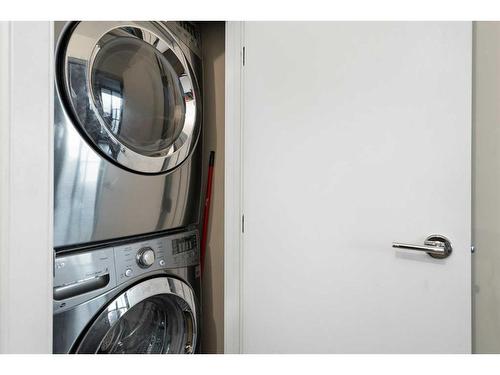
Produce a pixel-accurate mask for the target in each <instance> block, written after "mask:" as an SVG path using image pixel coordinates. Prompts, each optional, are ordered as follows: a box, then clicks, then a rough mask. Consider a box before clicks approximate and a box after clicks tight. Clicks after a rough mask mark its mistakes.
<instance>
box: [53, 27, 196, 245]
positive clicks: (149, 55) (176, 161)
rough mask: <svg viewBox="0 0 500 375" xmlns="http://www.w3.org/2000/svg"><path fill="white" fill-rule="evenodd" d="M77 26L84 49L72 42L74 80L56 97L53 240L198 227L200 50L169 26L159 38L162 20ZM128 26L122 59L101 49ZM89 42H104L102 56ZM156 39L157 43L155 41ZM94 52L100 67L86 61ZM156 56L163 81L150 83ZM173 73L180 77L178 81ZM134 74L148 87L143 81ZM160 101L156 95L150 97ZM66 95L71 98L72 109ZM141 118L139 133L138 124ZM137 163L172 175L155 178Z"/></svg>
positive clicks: (60, 87)
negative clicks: (119, 62) (185, 42)
mask: <svg viewBox="0 0 500 375" xmlns="http://www.w3.org/2000/svg"><path fill="white" fill-rule="evenodd" d="M131 25H134V27H132V26H131ZM77 27H80V29H79V30H80V33H79V34H78V33H77V34H75V35H76V37H77V40H78V43H79V44H78V46H79V47H78V48H77V47H76V45H73V47H72V49H71V51H72V52H71V54H70V53H69V52H67V53H66V55H67V58H66V59H65V60H64V61H63V62H65V63H67V69H66V71H65V74H67V75H68V79H69V80H70V81H71V82H72V83H71V87H66V86H65V85H63V84H62V83H61V82H60V81H59V84H58V85H57V92H56V98H55V140H54V144H55V159H54V177H55V181H54V184H55V196H54V244H55V247H67V246H71V245H76V244H82V243H89V242H96V241H102V240H109V239H113V238H120V237H126V236H131V235H136V234H142V233H151V232H156V231H161V230H168V229H174V228H182V227H187V226H190V225H193V224H197V223H198V221H199V213H200V197H201V168H202V166H201V142H198V143H197V142H196V140H197V138H198V135H197V134H198V133H200V128H201V123H200V117H199V111H200V110H201V109H200V105H199V104H200V102H201V96H200V95H199V93H198V94H197V89H196V87H197V83H196V82H197V80H196V77H197V76H198V77H200V76H201V74H200V73H201V61H200V59H199V57H198V56H197V55H195V54H194V52H193V51H192V50H190V49H188V48H187V47H186V46H185V45H184V44H183V43H182V41H180V40H177V41H176V39H175V37H174V36H173V34H172V35H171V34H169V33H168V32H167V31H163V32H162V33H161V38H160V37H157V36H156V35H158V34H160V31H161V30H162V29H163V26H162V25H160V24H156V23H150V22H139V23H130V22H128V23H126V24H125V23H120V22H82V23H80V24H78V26H77ZM147 29H151V30H154V31H155V32H156V33H152V32H149V33H148V32H147ZM99 30H100V31H101V32H102V34H99V36H98V35H97V34H98V31H99ZM109 30H111V31H109ZM159 30H160V31H159ZM83 31H85V33H83ZM139 31H141V32H140V33H139ZM120 33H121V34H123V35H124V36H123V38H124V39H127V42H126V43H125V42H123V43H124V44H120V45H119V47H120V48H122V47H123V49H124V50H120V49H119V48H118V47H117V46H115V47H113V46H111V47H110V48H111V49H113V48H114V49H116V50H117V52H116V53H117V54H118V55H117V56H121V57H123V56H124V54H125V57H127V56H128V60H127V59H126V58H124V57H123V58H122V59H121V60H120V59H118V60H120V61H122V62H123V66H121V65H119V64H118V62H117V56H114V55H113V54H110V55H109V56H107V57H106V56H105V55H102V56H101V53H103V52H105V51H106V50H105V49H104V48H105V47H104V46H105V45H106V42H108V43H111V41H110V40H108V39H110V38H111V37H113V36H116V35H117V34H120ZM100 35H104V36H103V37H101V36H100ZM130 35H131V36H130ZM56 37H57V36H56ZM130 38H132V40H134V42H130V40H128V39H130ZM144 39H145V40H144ZM90 41H94V42H95V43H100V44H99V45H100V46H102V49H99V50H100V51H101V53H99V52H98V51H97V52H96V51H94V50H93V48H94V47H91V46H90V44H92V43H90ZM120 43H121V42H120ZM127 43H128V44H127ZM134 43H136V44H137V43H139V47H136V52H137V53H129V52H126V51H129V50H130V49H132V50H133V48H134V47H133V46H134V45H135V44H134ZM151 43H153V44H154V43H156V45H155V46H154V48H153V45H152V44H151ZM160 50H161V51H163V54H162V55H161V56H163V57H160V56H159V55H158V53H160V52H158V51H160ZM68 51H69V48H68ZM92 51H94V52H95V53H94V52H92ZM124 51H125V52H124ZM168 51H170V54H168ZM59 52H60V53H61V51H59ZM93 53H94V55H92V54H93ZM127 54H128V55H127ZM91 55H92V56H93V57H92V58H93V59H94V60H92V61H93V65H92V64H90V65H89V61H90V60H86V59H89V56H91ZM85 56H87V57H85ZM113 56H114V57H113ZM165 56H166V57H165ZM175 58H177V59H178V62H177V63H176V64H174V63H173V62H174V59H175ZM162 59H164V60H162ZM169 59H170V60H169ZM155 61H156V62H157V66H156V67H155V69H156V71H155V70H152V72H153V73H154V74H156V75H157V76H158V77H160V78H161V79H160V80H159V81H157V80H156V79H152V80H150V82H149V83H147V82H146V81H147V79H146V78H147V74H146V73H145V70H146V71H149V70H148V69H145V68H146V67H147V66H150V65H152V64H153V63H154V62H155ZM60 62H61V61H60ZM168 62H171V63H170V64H169V63H168ZM60 68H61V67H60ZM92 69H93V70H92ZM127 69H129V70H130V71H129V72H128V71H127ZM58 71H60V72H61V71H62V69H58ZM92 72H93V73H92ZM174 72H176V74H179V75H178V77H177V78H178V79H177V80H175V79H174V78H175V77H174ZM129 73H134V74H133V75H136V76H137V75H138V76H139V77H141V83H144V82H146V83H147V84H146V83H145V84H144V85H143V86H138V87H137V88H135V87H134V84H133V81H132V80H131V79H132V78H127V74H129ZM153 73H151V74H153ZM92 74H93V77H94V78H92ZM119 75H121V77H120V78H119V79H118V78H117V77H115V76H119ZM145 75H146V76H145ZM113 77H114V78H116V79H114V80H113ZM87 79H90V81H89V82H88V84H87V83H85V82H87ZM68 82H69V81H68ZM152 82H155V83H154V84H153V83H152ZM158 82H161V84H159V83H158ZM136 84H137V85H139V83H136ZM148 85H149V86H148ZM89 87H92V89H91V90H90V89H89ZM66 89H69V91H68V93H69V94H68V95H64V92H65V91H66ZM179 90H180V91H179ZM158 93H162V94H164V95H162V96H161V97H160V96H158ZM89 94H90V96H89ZM141 95H142V96H141ZM151 95H152V96H151ZM180 96H182V97H180ZM141 98H144V99H145V100H144V101H141V100H140V99H141ZM153 98H157V102H155V103H151V102H154V100H153ZM64 100H68V101H70V102H71V103H72V104H71V105H67V106H65V105H64V104H63V102H64ZM148 106H150V107H148ZM138 114H142V115H141V116H142V117H140V118H139V117H137V116H138ZM141 119H142V120H143V121H144V122H141V126H143V127H141V132H138V131H136V130H137V129H135V128H134V126H135V125H136V124H137V123H138V122H139V121H140V120H141ZM144 124H146V125H144ZM142 129H145V131H144V132H142ZM193 149H194V151H191V150H193ZM190 152H192V153H191V154H190ZM152 154H154V155H155V156H151V155H152ZM103 155H105V156H106V157H104V156H103ZM189 155H190V156H189ZM186 157H187V159H186ZM110 159H111V160H114V161H115V162H111V161H110ZM118 164H120V165H123V166H125V167H127V168H128V169H129V170H127V169H124V168H121V167H120V166H119V165H118ZM173 167H176V168H175V169H172V168H173ZM130 169H134V170H138V171H142V172H159V171H162V170H170V172H168V173H166V174H155V175H151V174H149V175H148V174H139V173H134V172H131V171H130Z"/></svg>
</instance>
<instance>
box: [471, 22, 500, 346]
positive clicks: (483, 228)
mask: <svg viewBox="0 0 500 375" xmlns="http://www.w3.org/2000/svg"><path fill="white" fill-rule="evenodd" d="M473 43H474V54H473V56H474V63H473V69H474V70H473V95H472V98H473V102H472V103H473V118H472V120H473V160H472V171H473V176H472V180H473V185H472V192H473V194H472V243H473V244H474V246H475V253H474V256H473V258H472V260H473V289H472V290H473V293H472V294H473V302H474V305H473V306H474V311H473V330H472V331H473V342H472V350H473V352H475V353H500V251H499V243H500V107H499V105H498V103H500V22H475V25H474V41H473Z"/></svg>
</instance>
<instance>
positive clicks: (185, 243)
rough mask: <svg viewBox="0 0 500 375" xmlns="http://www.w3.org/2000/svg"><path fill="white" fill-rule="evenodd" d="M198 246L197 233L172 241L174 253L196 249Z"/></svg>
mask: <svg viewBox="0 0 500 375" xmlns="http://www.w3.org/2000/svg"><path fill="white" fill-rule="evenodd" d="M196 246H197V242H196V235H195V234H193V235H191V236H189V237H182V238H177V239H175V240H173V241H172V251H173V254H174V255H176V254H180V253H184V252H186V251H190V250H194V249H196Z"/></svg>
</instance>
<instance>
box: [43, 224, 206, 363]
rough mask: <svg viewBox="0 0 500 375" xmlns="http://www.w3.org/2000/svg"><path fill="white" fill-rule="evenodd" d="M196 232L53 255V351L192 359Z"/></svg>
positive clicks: (196, 283) (195, 341) (196, 287)
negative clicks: (185, 355) (183, 355)
mask: <svg viewBox="0 0 500 375" xmlns="http://www.w3.org/2000/svg"><path fill="white" fill-rule="evenodd" d="M198 244H199V236H198V232H197V231H196V230H194V231H188V232H181V233H177V234H172V235H169V236H161V237H143V238H140V239H136V240H135V241H134V242H121V243H116V244H114V245H112V246H105V247H101V248H97V249H91V250H84V251H76V252H74V251H73V252H70V253H59V254H58V255H57V257H56V258H55V265H54V272H55V277H54V325H53V330H54V332H53V350H54V353H102V354H108V353H109V354H112V353H122V354H125V353H161V354H165V353H177V354H180V353H193V352H195V351H196V349H197V345H198V341H199V340H198V335H199V324H198V322H199V308H198V306H199V304H198V296H199V292H200V278H199V266H198V264H199V262H198V258H199V246H198Z"/></svg>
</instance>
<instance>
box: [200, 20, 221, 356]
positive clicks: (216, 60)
mask: <svg viewBox="0 0 500 375" xmlns="http://www.w3.org/2000/svg"><path fill="white" fill-rule="evenodd" d="M200 28H201V34H202V53H203V85H204V86H203V88H204V97H203V121H204V123H203V130H204V132H205V133H204V144H203V150H204V155H203V158H204V166H208V159H209V155H210V151H215V166H214V175H213V185H212V202H211V207H210V221H209V232H208V239H207V253H206V256H205V267H204V272H203V279H202V327H201V329H202V338H201V350H202V353H223V352H224V95H225V85H224V75H225V64H224V59H225V55H224V50H225V23H224V22H202V23H200ZM203 181H204V189H205V188H206V181H207V176H206V169H205V175H204V179H203Z"/></svg>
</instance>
